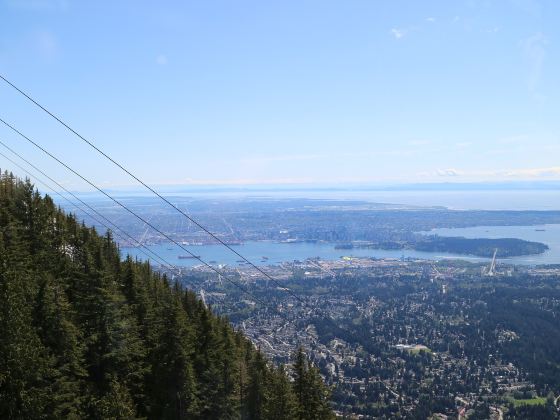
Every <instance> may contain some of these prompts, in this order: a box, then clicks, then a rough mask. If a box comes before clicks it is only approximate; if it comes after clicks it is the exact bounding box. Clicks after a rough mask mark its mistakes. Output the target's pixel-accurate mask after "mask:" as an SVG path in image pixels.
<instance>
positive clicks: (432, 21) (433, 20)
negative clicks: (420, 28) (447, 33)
mask: <svg viewBox="0 0 560 420" xmlns="http://www.w3.org/2000/svg"><path fill="white" fill-rule="evenodd" d="M435 21H436V18H435V17H427V18H426V22H430V23H434V22H435Z"/></svg>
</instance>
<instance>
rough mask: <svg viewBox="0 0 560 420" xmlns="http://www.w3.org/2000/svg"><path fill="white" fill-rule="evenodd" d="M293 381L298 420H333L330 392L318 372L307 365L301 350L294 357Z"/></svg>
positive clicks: (313, 367)
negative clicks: (331, 419)
mask: <svg viewBox="0 0 560 420" xmlns="http://www.w3.org/2000/svg"><path fill="white" fill-rule="evenodd" d="M294 379H295V380H294V392H295V394H296V399H297V403H298V408H297V416H298V418H299V419H300V420H320V419H329V418H334V416H333V415H332V413H331V409H330V406H329V396H330V390H329V389H328V388H327V387H326V386H325V384H324V383H323V381H322V379H321V376H320V375H319V370H318V369H317V368H316V367H315V366H312V365H311V364H310V363H309V361H308V360H307V358H306V357H305V354H304V352H303V349H302V348H300V349H298V351H297V353H296V356H295V363H294Z"/></svg>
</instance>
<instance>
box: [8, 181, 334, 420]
mask: <svg viewBox="0 0 560 420" xmlns="http://www.w3.org/2000/svg"><path fill="white" fill-rule="evenodd" d="M297 356H298V357H297V360H296V364H295V367H294V372H295V378H294V381H290V380H289V378H288V376H287V374H286V373H285V371H284V369H283V368H282V367H280V368H275V367H273V366H271V365H270V364H269V363H267V361H266V360H265V359H264V358H263V356H262V354H261V353H260V352H259V351H257V350H255V349H254V347H253V345H252V344H251V342H250V341H249V340H247V339H246V338H245V337H244V336H243V335H242V334H241V333H240V332H237V331H234V330H233V328H232V327H231V326H230V324H229V323H228V321H227V319H224V318H221V317H218V316H216V315H214V314H213V313H212V312H211V311H210V310H209V309H207V308H206V307H205V306H204V305H203V304H202V303H201V302H200V301H199V300H198V299H197V298H196V296H195V295H194V294H193V293H192V292H190V291H185V290H183V289H182V288H181V287H180V286H179V285H178V284H171V283H170V281H169V280H168V279H167V278H166V277H165V276H164V275H160V274H159V273H156V272H153V271H152V270H151V268H150V266H149V264H147V263H140V262H137V261H133V260H132V259H130V258H128V259H126V260H125V261H121V258H120V255H119V250H118V247H117V245H116V244H115V242H114V241H113V240H112V238H111V235H110V233H108V234H107V235H106V236H100V235H98V234H97V233H96V231H95V230H94V229H92V228H89V227H86V226H84V225H83V224H80V223H79V222H78V221H77V220H76V218H75V217H74V216H72V215H67V214H64V213H63V212H62V211H60V209H58V208H57V207H56V206H55V205H54V203H53V202H52V200H51V199H50V198H49V197H48V196H47V197H44V198H43V197H42V196H41V195H40V194H39V193H38V192H36V191H35V190H34V188H33V186H32V185H31V184H30V183H29V182H24V181H22V180H19V179H17V178H15V177H13V176H12V175H10V174H8V173H4V174H3V175H2V176H1V178H0V418H25V419H35V418H104V419H106V418H127V419H128V418H138V417H140V418H150V419H152V418H153V419H187V418H188V419H218V418H224V419H236V418H243V419H245V418H247V419H268V418H270V419H289V418H300V419H316V418H317V419H318V418H321V419H323V418H330V417H331V416H332V413H331V411H330V409H329V404H328V392H327V390H326V388H325V386H324V385H323V383H322V381H321V380H320V377H319V375H318V373H317V370H316V369H315V368H313V367H310V366H309V363H308V362H307V361H306V360H305V358H304V356H303V353H301V352H300V353H299V354H298V355H297Z"/></svg>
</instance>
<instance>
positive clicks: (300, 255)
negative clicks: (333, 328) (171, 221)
mask: <svg viewBox="0 0 560 420" xmlns="http://www.w3.org/2000/svg"><path fill="white" fill-rule="evenodd" d="M429 233H430V234H437V235H440V236H463V237H465V238H519V239H525V240H529V241H536V242H543V243H545V244H547V245H548V246H549V248H550V249H549V250H548V251H546V252H545V253H543V254H537V255H526V256H522V257H512V258H504V259H501V260H500V261H503V262H506V263H510V264H522V265H536V264H560V225H538V226H477V227H469V228H445V229H443V228H442V229H434V230H432V231H430V232H429ZM149 248H150V249H152V250H153V251H154V252H156V253H157V254H158V255H160V256H162V257H163V258H165V260H166V261H167V262H168V263H170V264H173V265H176V266H182V267H192V266H195V265H199V264H200V262H199V261H198V260H196V259H180V258H179V256H181V255H186V252H185V251H183V250H182V249H180V248H179V247H177V246H176V245H173V244H157V245H152V246H149ZM186 248H187V249H189V250H190V251H191V252H193V253H194V254H195V255H199V256H200V257H201V258H202V259H203V260H204V261H206V262H211V264H214V265H216V264H227V265H230V266H231V265H233V266H242V265H243V264H240V263H239V257H238V256H237V255H235V254H233V253H232V252H231V251H229V250H228V249H226V248H225V247H223V246H221V245H199V246H188V247H186ZM235 249H236V250H238V252H240V253H241V254H243V255H244V256H245V257H247V258H248V259H249V260H250V261H251V262H253V263H255V264H257V265H269V264H279V263H282V262H291V261H294V260H300V261H302V260H305V259H307V258H315V257H319V258H321V259H323V260H336V259H339V258H341V257H343V256H355V257H373V258H393V259H400V258H419V259H428V260H444V259H461V260H466V261H471V262H486V261H488V260H489V259H488V258H482V257H476V256H470V255H461V254H452V253H444V252H421V251H414V250H383V249H351V250H345V249H335V247H334V244H328V243H302V242H298V243H278V242H268V241H263V242H247V243H245V244H244V245H238V246H235ZM121 252H122V254H123V256H124V255H126V254H130V255H132V256H133V257H138V258H140V259H146V256H145V255H144V254H143V253H142V251H141V250H140V248H133V247H129V248H122V249H121ZM263 257H267V258H266V259H265V258H263Z"/></svg>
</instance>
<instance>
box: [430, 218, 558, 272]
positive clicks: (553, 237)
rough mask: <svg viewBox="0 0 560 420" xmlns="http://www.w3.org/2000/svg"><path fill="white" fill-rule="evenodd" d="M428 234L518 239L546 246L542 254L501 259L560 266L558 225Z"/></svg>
mask: <svg viewBox="0 0 560 420" xmlns="http://www.w3.org/2000/svg"><path fill="white" fill-rule="evenodd" d="M429 233H430V234H436V235H440V236H462V237H465V238H490V239H495V238H519V239H525V240H527V241H534V242H542V243H544V244H546V245H548V247H549V249H548V251H546V252H544V253H543V254H536V255H525V256H522V257H511V258H505V259H503V261H504V262H508V263H512V264H523V265H534V264H560V225H536V226H475V227H468V228H440V229H433V230H431V231H430V232H429Z"/></svg>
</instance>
